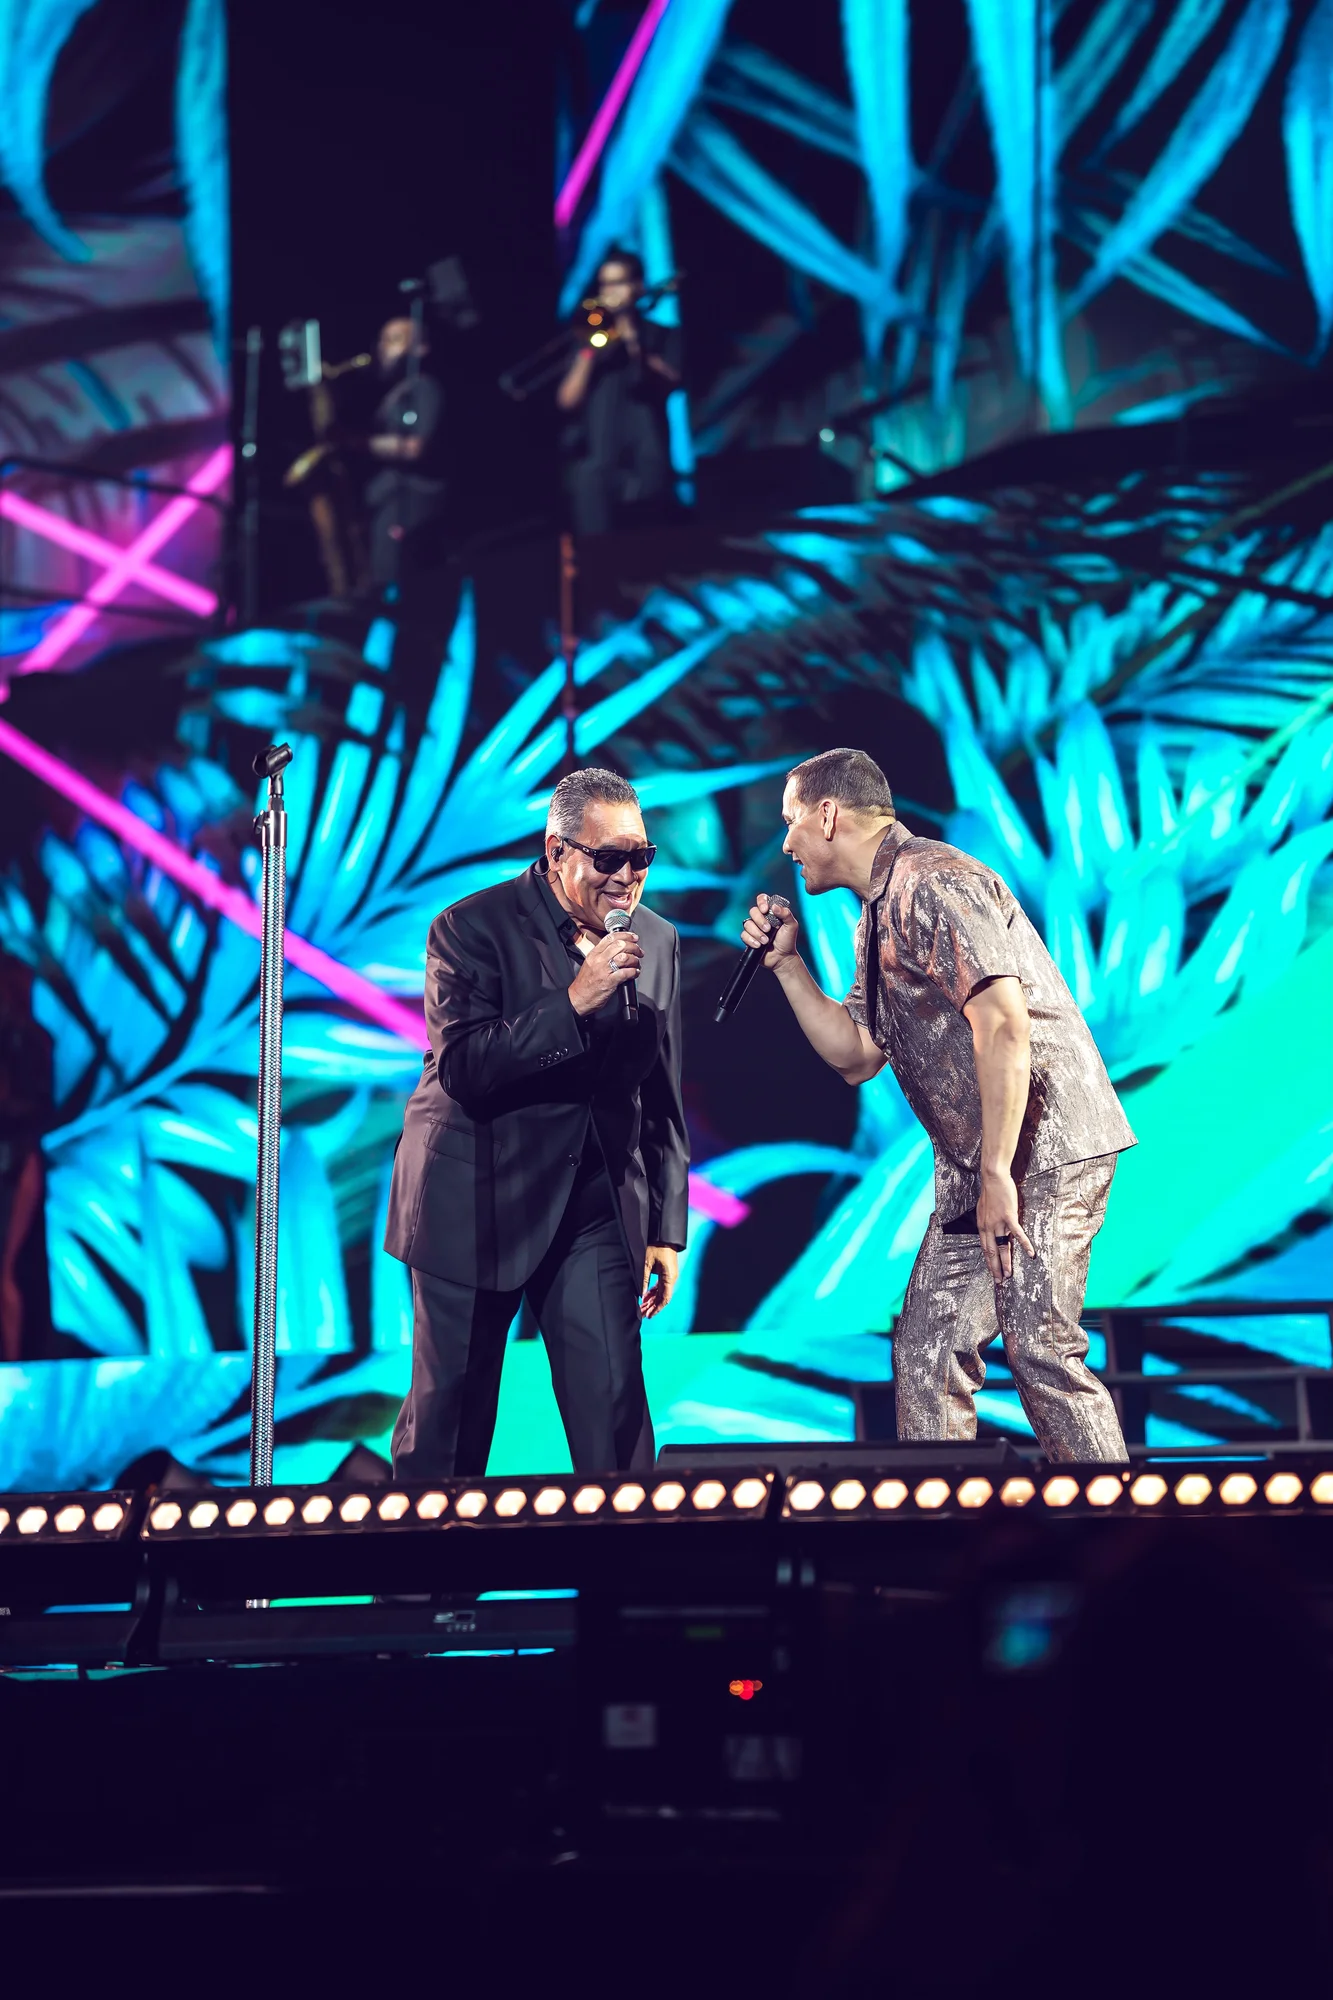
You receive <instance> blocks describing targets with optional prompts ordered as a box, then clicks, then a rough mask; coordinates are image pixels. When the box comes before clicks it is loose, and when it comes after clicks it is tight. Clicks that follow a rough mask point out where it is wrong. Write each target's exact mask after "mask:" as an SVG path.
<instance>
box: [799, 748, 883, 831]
mask: <svg viewBox="0 0 1333 2000" xmlns="http://www.w3.org/2000/svg"><path fill="white" fill-rule="evenodd" d="M787 778H788V782H789V783H790V782H794V783H795V786H796V798H797V802H798V804H800V805H803V806H813V805H818V803H819V801H820V800H821V799H836V800H837V802H838V804H839V805H840V806H846V807H847V808H848V810H849V811H851V812H859V813H874V814H876V815H877V816H878V817H880V818H884V819H895V818H896V817H897V813H896V810H895V808H894V803H893V793H892V792H891V791H890V790H889V781H888V779H887V778H886V777H885V775H884V773H883V772H882V771H881V770H880V768H879V765H878V764H877V763H876V762H875V760H874V758H873V757H867V756H866V753H865V751H864V750H821V751H820V753H819V755H818V756H817V757H807V758H806V760H805V762H804V763H803V764H795V765H793V767H792V769H791V770H790V771H788V773H787Z"/></svg>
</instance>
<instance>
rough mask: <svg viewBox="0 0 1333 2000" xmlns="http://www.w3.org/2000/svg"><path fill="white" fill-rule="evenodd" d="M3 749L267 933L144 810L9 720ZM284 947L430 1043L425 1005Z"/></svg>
mask: <svg viewBox="0 0 1333 2000" xmlns="http://www.w3.org/2000/svg"><path fill="white" fill-rule="evenodd" d="M160 518H161V517H160V516H159V519H160ZM0 750H2V751H4V753H5V755H6V756H8V757H12V758H13V760H14V762H15V763H16V764H21V765H22V766H23V768H24V770H25V771H31V772H32V774H33V776H34V777H35V778H40V779H41V781H42V783H43V784H44V785H49V786H50V787H51V789H52V791H54V792H59V793H60V795H61V797H62V798H66V799H68V800H69V802H70V804H71V805H75V806H77V807H78V808H79V811H80V812H82V813H86V814H87V815H88V818H89V819H95V820H96V821H97V822H98V824H99V825H101V826H104V827H106V829H107V831H108V832H109V833H114V834H115V836H116V838H117V839H118V840H123V841H124V842H125V845H126V846H127V847H132V848H134V849H135V851H136V852H137V853H139V854H142V855H143V857H144V859H145V860H146V861H151V862H152V864H153V866H154V867H155V868H160V869H161V871H162V873H163V874H164V875H167V876H169V877H170V878H171V880H172V881H173V882H175V883H178V884H179V886H180V887H181V888H182V889H187V890H188V891H189V893H190V894H191V895H192V896H194V897H196V898H197V899H198V901H199V902H201V903H202V904H204V906H205V907H206V908H207V909H210V910H217V911H218V912H219V914H220V915H222V916H224V917H226V918H227V920H228V922H230V923H233V924H235V925H236V927H237V928H238V930H243V931H244V932H245V933H246V934H247V936H249V937H253V938H257V937H259V935H260V933H261V928H262V922H261V916H260V910H259V906H258V904H257V903H255V902H253V901H252V900H251V898H250V897H249V896H247V895H246V894H245V892H244V890H242V889H235V888H232V887H231V886H230V884H229V883H226V882H223V881H221V880H220V879H219V877H218V876H216V875H215V874H214V873H213V871H212V869H211V868H205V866H204V864H203V862H202V861H196V860H195V859H194V857H193V855H190V854H187V853H186V852H185V850H184V849H183V848H181V847H178V846H177V845H176V843H175V841H174V840H168V839H167V838H166V836H165V834H161V833H159V832H158V831H157V829H156V827H152V826H149V825H148V824H147V822H146V821H145V820H141V819H140V818H139V815H138V814H137V813H132V812H131V811H130V809H129V807H128V806H123V805H121V803H120V801H119V800H118V799H113V798H110V797H108V795H107V794H106V793H105V792H104V791H101V790H100V789H99V788H98V786H96V785H92V784H89V782H88V780H87V779H86V778H85V777H82V776H81V775H80V773H79V772H78V771H75V770H73V769H71V767H70V766H69V765H68V764H65V763H62V762H61V760H60V758H59V757H53V756H52V755H51V753H50V751H49V750H43V749H42V747H41V745H40V744H37V743H34V742H33V741H32V739H31V737H28V736H24V735H23V734H22V733H21V732H20V731H19V730H17V729H15V728H13V727H12V725H11V724H9V723H8V722H0ZM283 948H284V953H285V956H286V958H287V962H288V964H289V965H294V966H295V967H296V968H297V970H298V971H300V972H308V973H309V974H310V977H311V978H312V979H317V980H318V981H319V983H320V985H321V986H323V987H325V988H326V989H327V991H328V992H330V993H333V994H336V996H337V997H338V999H339V1000H345V1001H346V1002H347V1003H348V1005H349V1006H351V1007H354V1008H355V1009H356V1011H357V1013H358V1014H361V1015H363V1016H364V1018H365V1019H366V1020H368V1021H373V1022H374V1023H375V1024H376V1026H377V1027H381V1028H387V1029H388V1030H389V1032H390V1034H394V1035H397V1036H398V1037H399V1038H400V1040H402V1041H404V1042H407V1043H408V1044H409V1045H410V1046H411V1047H412V1048H414V1049H423V1048H424V1047H425V1046H426V1024H425V1022H424V1020H423V1019H422V1016H421V1013H420V1011H419V1010H417V1011H414V1010H413V1009H412V1008H411V1007H406V1006H404V1005H403V1003H402V1002H401V1001H399V1000H395V999H393V998H392V996H391V995H390V994H388V993H383V992H381V990H380V988H379V987H378V986H374V985H372V984H371V982H370V980H368V979H363V978H362V976H361V974H360V973H359V972H353V971H352V970H351V968H350V966H346V965H342V964H340V963H339V961H338V960H337V959H336V958H330V957H329V954H328V953H327V952H326V951H321V950H320V949H319V947H318V945H313V944H309V943H308V942H307V941H306V939H305V938H302V937H297V935H296V933H295V932H294V931H288V932H287V933H286V937H285V939H284V947H283Z"/></svg>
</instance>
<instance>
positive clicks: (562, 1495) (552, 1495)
mask: <svg viewBox="0 0 1333 2000" xmlns="http://www.w3.org/2000/svg"><path fill="white" fill-rule="evenodd" d="M567 1498H568V1495H567V1494H566V1492H565V1489H564V1487H563V1486H543V1488H542V1490H541V1492H540V1493H539V1494H538V1495H537V1498H536V1499H535V1500H534V1501H533V1503H532V1511H533V1513H534V1514H545V1515H550V1514H558V1513H559V1512H560V1509H561V1508H562V1507H563V1506H564V1504H565V1501H566V1499H567Z"/></svg>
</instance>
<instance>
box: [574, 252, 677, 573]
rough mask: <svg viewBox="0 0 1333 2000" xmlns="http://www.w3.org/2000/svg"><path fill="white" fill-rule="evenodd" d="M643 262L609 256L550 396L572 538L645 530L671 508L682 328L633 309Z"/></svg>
mask: <svg viewBox="0 0 1333 2000" xmlns="http://www.w3.org/2000/svg"><path fill="white" fill-rule="evenodd" d="M643 281H644V274H643V265H642V263H641V261H640V260H639V258H638V257H636V256H634V255H633V253H632V252H630V251H624V250H611V251H608V252H607V255H606V256H605V257H604V258H603V259H602V263H601V266H600V268H599V269H598V272H597V293H596V297H595V298H594V299H593V300H591V301H590V302H589V304H588V305H587V306H585V308H584V310H585V315H586V332H585V333H584V336H583V338H582V340H581V341H580V344H579V347H578V351H577V353H576V354H575V356H574V359H573V360H572V361H571V362H570V364H569V367H568V369H567V370H566V373H565V375H564V378H563V380H562V381H561V383H560V387H559V389H558V390H557V391H556V403H557V405H558V407H559V409H560V410H561V411H562V412H563V414H564V415H565V416H566V417H567V418H568V420H569V421H568V425H567V428H566V431H565V435H564V439H563V443H564V448H565V452H566V456H567V460H568V465H569V493H570V503H571V509H572V514H573V522H574V528H575V531H576V533H578V534H580V535H603V534H606V533H608V532H609V531H610V530H611V529H612V528H618V527H629V526H646V525H649V524H651V523H652V522H654V521H656V520H659V519H660V518H661V517H662V516H663V514H664V513H666V512H667V511H668V509H669V507H670V504H671V498H672V484H671V451H670V445H669V441H668V435H667V413H666V404H667V397H668V396H669V395H670V394H671V391H672V390H673V389H676V388H679V386H680V380H681V375H680V356H679V333H678V329H677V328H675V327H669V326H659V325H658V324H657V323H656V322H655V321H654V320H650V319H645V318H644V317H643V315H642V314H641V313H640V311H639V310H638V302H639V300H640V297H641V295H642V293H643Z"/></svg>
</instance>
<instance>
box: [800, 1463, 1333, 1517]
mask: <svg viewBox="0 0 1333 2000" xmlns="http://www.w3.org/2000/svg"><path fill="white" fill-rule="evenodd" d="M1261 1482H1262V1483H1261ZM1303 1501H1307V1502H1311V1503H1313V1508H1314V1510H1316V1511H1323V1510H1329V1511H1333V1470H1330V1471H1326V1472H1318V1473H1315V1474H1313V1475H1310V1474H1308V1473H1300V1472H1296V1471H1295V1470H1289V1469H1288V1468H1286V1467H1280V1468H1277V1469H1273V1468H1271V1467H1269V1468H1260V1469H1259V1472H1258V1477H1256V1476H1255V1475H1254V1474H1252V1473H1249V1472H1244V1471H1231V1472H1224V1473H1222V1474H1221V1476H1220V1477H1219V1469H1218V1468H1216V1467H1210V1468H1209V1469H1208V1470H1206V1471H1205V1470H1204V1469H1203V1467H1202V1466H1200V1465H1198V1464H1195V1465H1189V1466H1186V1465H1177V1466H1173V1467H1171V1468H1169V1476H1167V1475H1166V1474H1164V1473H1162V1472H1157V1471H1144V1472H1139V1473H1137V1474H1133V1475H1131V1473H1130V1472H1129V1471H1128V1470H1127V1469H1124V1468H1118V1469H1112V1468H1109V1467H1106V1466H1102V1467H1094V1466H1068V1467H1064V1466H1062V1467H1060V1468H1059V1469H1058V1470H1052V1471H1051V1472H1049V1473H1048V1474H1047V1475H1046V1476H1045V1478H1042V1477H1041V1475H1040V1474H1038V1475H1037V1476H1036V1477H1035V1478H1029V1477H1027V1476H1026V1475H1023V1474H1014V1475H1013V1476H1011V1477H1010V1478H1007V1479H1005V1480H1003V1481H1001V1482H1000V1483H999V1484H998V1485H997V1484H996V1483H995V1482H994V1481H992V1480H990V1479H987V1478H983V1477H981V1476H980V1475H979V1474H968V1475H967V1476H966V1477H964V1478H962V1479H959V1480H956V1481H954V1480H950V1479H947V1478H945V1477H943V1476H942V1475H936V1474H931V1475H930V1476H928V1477H926V1478H922V1479H918V1480H916V1481H915V1482H914V1483H912V1484H910V1485H909V1484H908V1483H907V1481H905V1480H903V1479H895V1478H891V1477H890V1478H886V1477H882V1476H880V1473H879V1471H878V1469H877V1468H875V1467H873V1466H872V1467H865V1468H860V1469H858V1470H857V1471H855V1472H852V1471H850V1470H848V1471H845V1472H841V1473H840V1474H839V1476H838V1477H837V1478H836V1479H830V1478H829V1476H828V1474H827V1473H820V1472H815V1471H810V1472H801V1471H796V1472H793V1473H791V1474H790V1475H789V1477H788V1478H787V1481H786V1486H785V1491H784V1493H783V1498H782V1510H781V1511H782V1516H783V1518H784V1520H797V1521H801V1520H825V1519H827V1520H870V1519H873V1518H875V1517H880V1518H884V1519H895V1520H899V1521H911V1520H920V1519H921V1518H922V1516H923V1515H924V1516H926V1517H928V1518H935V1519H939V1518H942V1517H947V1516H954V1515H957V1514H964V1515H969V1516H972V1517H976V1516H977V1515H980V1514H991V1515H995V1514H997V1513H999V1512H1000V1511H1002V1510H1014V1509H1019V1508H1024V1507H1030V1508H1032V1509H1033V1510H1034V1512H1035V1513H1036V1514H1038V1515H1042V1516H1052V1517H1055V1518H1059V1517H1062V1516H1065V1517H1068V1516H1070V1515H1081V1514H1085V1513H1087V1512H1092V1513H1094V1514H1097V1515H1101V1516H1103V1517H1105V1516H1106V1515H1107V1514H1108V1513H1111V1512H1117V1511H1118V1512H1119V1513H1121V1514H1136V1515H1145V1514H1146V1515H1152V1514H1155V1513H1171V1514H1179V1513H1182V1512H1183V1513H1185V1514H1197V1513H1199V1512H1201V1511H1203V1512H1209V1513H1211V1512H1214V1511H1217V1510H1224V1511H1225V1512H1227V1513H1231V1514H1234V1513H1235V1512H1236V1511H1237V1510H1238V1509H1240V1508H1243V1507H1258V1508H1260V1509H1262V1510H1264V1511H1271V1510H1278V1511H1290V1510H1291V1509H1293V1508H1296V1507H1299V1506H1300V1504H1301V1503H1302V1502H1303Z"/></svg>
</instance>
